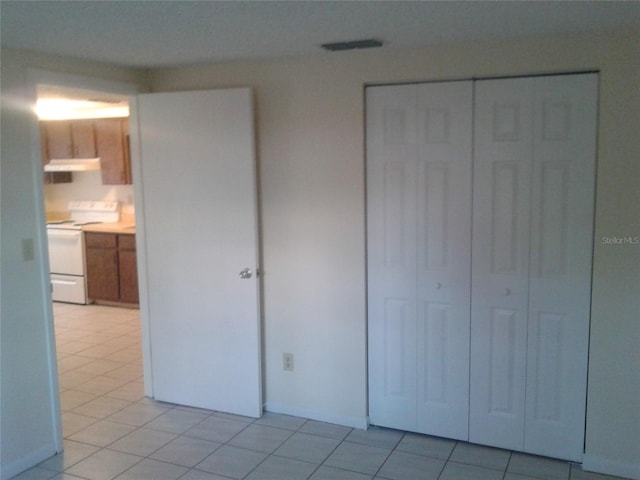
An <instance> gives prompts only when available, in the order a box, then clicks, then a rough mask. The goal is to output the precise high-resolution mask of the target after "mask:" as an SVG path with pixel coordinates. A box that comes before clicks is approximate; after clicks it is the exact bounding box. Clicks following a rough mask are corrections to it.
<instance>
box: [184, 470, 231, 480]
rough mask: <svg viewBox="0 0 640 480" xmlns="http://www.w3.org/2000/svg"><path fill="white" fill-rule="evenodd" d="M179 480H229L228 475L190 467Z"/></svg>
mask: <svg viewBox="0 0 640 480" xmlns="http://www.w3.org/2000/svg"><path fill="white" fill-rule="evenodd" d="M180 480H229V477H223V476H221V475H216V474H215V473H209V472H202V471H200V470H195V469H192V470H189V471H188V472H187V473H186V474H185V475H184V477H181V478H180Z"/></svg>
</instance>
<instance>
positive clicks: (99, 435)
mask: <svg viewBox="0 0 640 480" xmlns="http://www.w3.org/2000/svg"><path fill="white" fill-rule="evenodd" d="M133 430H135V427H132V426H130V425H125V424H123V423H116V422H109V421H107V420H99V421H97V422H96V423H94V424H93V425H90V426H88V427H87V428H84V429H82V430H80V431H79V432H78V433H74V434H73V435H71V436H70V437H69V439H70V440H74V441H76V442H82V443H88V444H89V445H95V446H98V447H106V446H107V445H109V444H110V443H113V442H115V441H116V440H119V439H121V438H122V437H124V436H125V435H127V434H129V433H131V432H132V431H133Z"/></svg>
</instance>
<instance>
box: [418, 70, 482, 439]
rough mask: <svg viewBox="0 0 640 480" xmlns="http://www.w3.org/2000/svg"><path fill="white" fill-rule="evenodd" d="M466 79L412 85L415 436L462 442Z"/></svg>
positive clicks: (467, 222)
mask: <svg viewBox="0 0 640 480" xmlns="http://www.w3.org/2000/svg"><path fill="white" fill-rule="evenodd" d="M472 89H473V86H472V82H450V83H440V84H423V85H419V86H418V217H417V225H418V276H417V308H418V337H417V338H418V350H417V352H418V377H417V388H418V431H421V432H425V433H429V434H432V435H440V436H444V437H449V438H457V439H463V440H466V439H467V438H468V411H469V410H468V409H469V321H470V286H471V279H470V276H471V268H470V260H471V245H470V242H471V138H472V104H473V100H472V99H473V94H472Z"/></svg>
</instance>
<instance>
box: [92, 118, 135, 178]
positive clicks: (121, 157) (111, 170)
mask: <svg viewBox="0 0 640 480" xmlns="http://www.w3.org/2000/svg"><path fill="white" fill-rule="evenodd" d="M127 123H128V120H127V119H122V118H102V119H98V120H96V121H95V128H96V144H97V151H98V156H99V157H100V169H101V172H102V183H103V184H105V185H124V184H129V183H131V167H130V165H129V156H128V154H127V144H126V127H127Z"/></svg>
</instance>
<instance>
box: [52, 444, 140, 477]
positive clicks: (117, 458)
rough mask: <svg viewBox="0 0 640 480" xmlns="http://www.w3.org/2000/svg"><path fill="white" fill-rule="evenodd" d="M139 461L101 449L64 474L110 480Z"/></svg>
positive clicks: (136, 458)
mask: <svg viewBox="0 0 640 480" xmlns="http://www.w3.org/2000/svg"><path fill="white" fill-rule="evenodd" d="M141 460H142V458H141V457H137V456H135V455H130V454H128V453H122V452H116V451H113V450H108V449H106V448H103V449H102V450H99V451H97V452H96V453H94V454H93V455H91V456H90V457H88V458H86V459H84V460H82V461H81V462H79V463H77V464H76V465H74V466H73V467H71V468H69V469H68V470H66V472H65V473H69V474H71V475H77V476H78V477H82V478H86V479H87V480H112V479H113V478H115V477H116V476H118V475H119V474H121V473H122V472H124V471H125V470H128V469H129V468H131V467H133V466H134V465H135V464H136V463H138V462H140V461H141Z"/></svg>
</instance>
